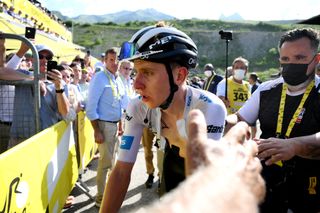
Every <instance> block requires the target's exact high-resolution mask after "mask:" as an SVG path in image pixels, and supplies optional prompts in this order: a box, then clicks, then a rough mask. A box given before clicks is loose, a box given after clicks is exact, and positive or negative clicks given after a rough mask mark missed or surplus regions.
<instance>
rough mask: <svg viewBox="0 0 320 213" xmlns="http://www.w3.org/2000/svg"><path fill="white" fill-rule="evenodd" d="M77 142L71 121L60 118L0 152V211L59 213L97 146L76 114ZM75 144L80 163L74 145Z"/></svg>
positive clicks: (84, 119)
mask: <svg viewBox="0 0 320 213" xmlns="http://www.w3.org/2000/svg"><path fill="white" fill-rule="evenodd" d="M77 127H78V133H77V134H78V135H77V137H76V138H78V141H75V138H74V131H73V126H72V124H71V123H70V124H67V123H66V122H65V121H61V122H59V123H57V124H55V125H54V126H52V127H50V128H48V129H45V130H43V131H41V132H40V133H38V134H36V135H34V136H33V137H31V138H29V139H28V140H26V141H24V142H22V143H21V144H19V145H17V146H15V147H13V148H12V149H10V150H8V151H7V152H5V153H3V154H1V155H0V212H48V213H51V212H54V213H55V212H60V211H61V209H62V208H63V205H64V204H65V201H66V198H67V197H68V195H69V194H70V192H71V190H72V188H73V187H74V185H75V183H76V181H77V179H78V175H79V168H82V169H83V168H85V167H86V166H87V165H88V164H89V163H90V161H91V160H92V158H93V155H94V153H95V151H96V149H97V145H96V143H95V142H94V136H93V129H92V126H91V123H90V121H89V120H88V118H87V117H86V116H85V113H84V112H80V113H78V119H77ZM76 142H77V143H78V145H79V156H78V158H79V159H81V160H80V165H78V163H77V156H76V153H77V152H76V146H75V143H76Z"/></svg>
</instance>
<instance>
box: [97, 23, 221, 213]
mask: <svg viewBox="0 0 320 213" xmlns="http://www.w3.org/2000/svg"><path fill="white" fill-rule="evenodd" d="M121 57H122V58H127V57H129V60H131V61H133V62H134V68H135V70H136V77H135V81H134V88H135V90H136V92H137V93H138V94H139V95H140V96H139V97H137V98H135V99H133V100H132V101H131V102H130V103H129V105H128V108H127V111H126V116H125V132H124V135H123V136H122V141H121V146H120V151H119V158H118V160H117V163H116V165H115V168H114V169H113V170H112V173H111V175H110V178H109V180H108V183H107V187H106V188H105V193H104V198H103V205H102V209H101V211H102V212H117V211H118V210H119V209H120V207H121V204H122V202H123V200H124V197H125V195H126V192H127V189H128V186H129V183H130V175H131V171H132V168H133V165H134V162H135V160H136V157H137V152H138V150H139V144H140V139H141V136H142V132H143V129H144V127H148V128H149V129H151V130H152V132H154V134H155V135H156V137H157V139H158V140H161V139H162V140H166V141H167V142H166V148H165V156H164V161H163V175H162V182H161V184H162V186H163V191H170V190H171V189H173V188H175V187H176V186H177V185H178V184H179V183H180V182H181V181H183V180H184V179H185V171H184V157H185V156H186V148H185V147H186V141H187V139H188V138H187V132H188V130H187V129H186V123H187V122H188V119H187V115H188V113H189V111H191V110H192V109H200V110H201V111H202V112H203V113H204V114H205V118H206V122H207V132H208V137H209V138H212V139H216V140H219V139H220V138H221V137H222V134H223V130H224V123H225V117H226V108H225V106H224V104H223V102H222V101H221V100H220V99H219V98H218V97H217V96H215V95H214V94H212V93H209V92H207V91H200V90H197V89H194V88H192V87H189V86H187V84H186V80H187V76H188V73H189V69H192V68H195V67H196V65H197V62H198V50H197V46H196V45H195V43H194V42H193V41H192V39H191V38H190V37H189V36H188V35H186V34H185V33H183V32H181V31H180V30H177V29H175V28H173V27H165V26H163V25H158V26H150V27H146V28H143V29H141V30H139V31H138V32H137V33H135V34H134V35H133V36H132V38H131V40H130V41H129V42H126V43H124V44H123V46H122V48H121V53H120V59H122V58H121Z"/></svg>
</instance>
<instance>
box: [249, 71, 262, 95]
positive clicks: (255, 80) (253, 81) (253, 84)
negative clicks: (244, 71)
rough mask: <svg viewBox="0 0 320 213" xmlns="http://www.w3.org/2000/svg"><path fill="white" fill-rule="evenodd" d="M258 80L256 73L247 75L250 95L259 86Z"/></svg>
mask: <svg viewBox="0 0 320 213" xmlns="http://www.w3.org/2000/svg"><path fill="white" fill-rule="evenodd" d="M260 83H261V82H260V79H259V78H258V75H257V73H255V72H253V73H250V75H249V84H250V86H251V94H253V93H254V91H256V89H257V88H258V86H259V84H260Z"/></svg>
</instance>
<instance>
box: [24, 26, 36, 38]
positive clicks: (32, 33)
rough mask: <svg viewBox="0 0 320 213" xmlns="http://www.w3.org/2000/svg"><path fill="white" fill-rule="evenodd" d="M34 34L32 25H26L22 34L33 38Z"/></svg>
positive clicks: (34, 29) (34, 30)
mask: <svg viewBox="0 0 320 213" xmlns="http://www.w3.org/2000/svg"><path fill="white" fill-rule="evenodd" d="M35 35H36V28H33V27H26V31H25V34H24V36H25V37H26V38H28V39H34V37H35Z"/></svg>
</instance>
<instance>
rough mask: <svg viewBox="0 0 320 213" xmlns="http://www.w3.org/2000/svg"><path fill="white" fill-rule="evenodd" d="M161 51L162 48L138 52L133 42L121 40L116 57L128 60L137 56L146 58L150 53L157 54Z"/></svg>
mask: <svg viewBox="0 0 320 213" xmlns="http://www.w3.org/2000/svg"><path fill="white" fill-rule="evenodd" d="M161 52H163V50H149V51H145V52H141V53H140V52H138V51H137V47H136V44H135V43H132V42H128V41H126V42H123V43H122V45H121V50H120V54H119V57H118V59H119V61H121V60H123V59H128V60H134V59H138V58H141V59H146V58H148V57H149V56H150V55H154V54H158V53H161Z"/></svg>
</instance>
